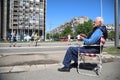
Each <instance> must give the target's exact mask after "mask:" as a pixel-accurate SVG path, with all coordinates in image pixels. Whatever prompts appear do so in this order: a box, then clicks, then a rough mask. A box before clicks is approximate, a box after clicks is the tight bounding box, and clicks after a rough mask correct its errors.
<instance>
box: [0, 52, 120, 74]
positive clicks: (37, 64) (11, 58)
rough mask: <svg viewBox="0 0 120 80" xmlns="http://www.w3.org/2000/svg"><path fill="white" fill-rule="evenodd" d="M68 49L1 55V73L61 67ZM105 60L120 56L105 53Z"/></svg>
mask: <svg viewBox="0 0 120 80" xmlns="http://www.w3.org/2000/svg"><path fill="white" fill-rule="evenodd" d="M65 52H66V51H58V52H56V51H54V52H47V53H46V52H45V53H39V54H38V53H36V54H35V53H34V54H32V53H30V54H25V53H23V54H13V55H1V56H0V73H9V72H25V71H34V70H41V69H46V68H51V67H61V66H62V64H61V63H62V60H63V58H64V55H65ZM103 54H104V55H103V62H104V63H106V62H113V61H114V60H120V57H119V56H112V55H109V54H107V53H105V52H104V53H103Z"/></svg>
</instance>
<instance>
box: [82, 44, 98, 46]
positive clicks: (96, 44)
mask: <svg viewBox="0 0 120 80" xmlns="http://www.w3.org/2000/svg"><path fill="white" fill-rule="evenodd" d="M81 46H100V45H97V44H95V45H81Z"/></svg>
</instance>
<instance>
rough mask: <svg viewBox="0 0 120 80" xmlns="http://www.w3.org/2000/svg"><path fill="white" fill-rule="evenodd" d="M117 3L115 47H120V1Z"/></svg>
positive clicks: (116, 0) (116, 1)
mask: <svg viewBox="0 0 120 80" xmlns="http://www.w3.org/2000/svg"><path fill="white" fill-rule="evenodd" d="M114 1H115V7H114V8H115V47H119V22H118V21H119V20H118V18H119V15H118V12H119V11H118V0H114Z"/></svg>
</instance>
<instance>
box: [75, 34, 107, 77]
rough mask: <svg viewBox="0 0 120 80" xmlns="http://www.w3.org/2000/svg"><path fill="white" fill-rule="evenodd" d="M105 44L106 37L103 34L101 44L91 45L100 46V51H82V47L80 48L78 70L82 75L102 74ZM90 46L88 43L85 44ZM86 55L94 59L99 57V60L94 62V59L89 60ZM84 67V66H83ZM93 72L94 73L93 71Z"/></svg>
mask: <svg viewBox="0 0 120 80" xmlns="http://www.w3.org/2000/svg"><path fill="white" fill-rule="evenodd" d="M104 44H105V37H104V36H101V38H100V44H99V45H90V47H99V49H100V52H99V53H80V48H79V49H78V66H77V72H78V73H79V74H82V75H88V76H100V75H101V69H102V48H103V46H104ZM83 46H88V45H83ZM86 56H87V57H88V58H91V59H92V60H94V58H95V57H98V62H97V63H94V61H93V62H92V61H91V62H90V60H89V62H87V60H86ZM81 67H82V68H81ZM91 72H92V73H91Z"/></svg>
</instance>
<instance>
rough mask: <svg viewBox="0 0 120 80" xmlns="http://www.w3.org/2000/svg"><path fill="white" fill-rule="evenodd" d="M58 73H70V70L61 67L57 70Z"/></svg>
mask: <svg viewBox="0 0 120 80" xmlns="http://www.w3.org/2000/svg"><path fill="white" fill-rule="evenodd" d="M58 71H61V72H70V68H67V67H62V68H58Z"/></svg>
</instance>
